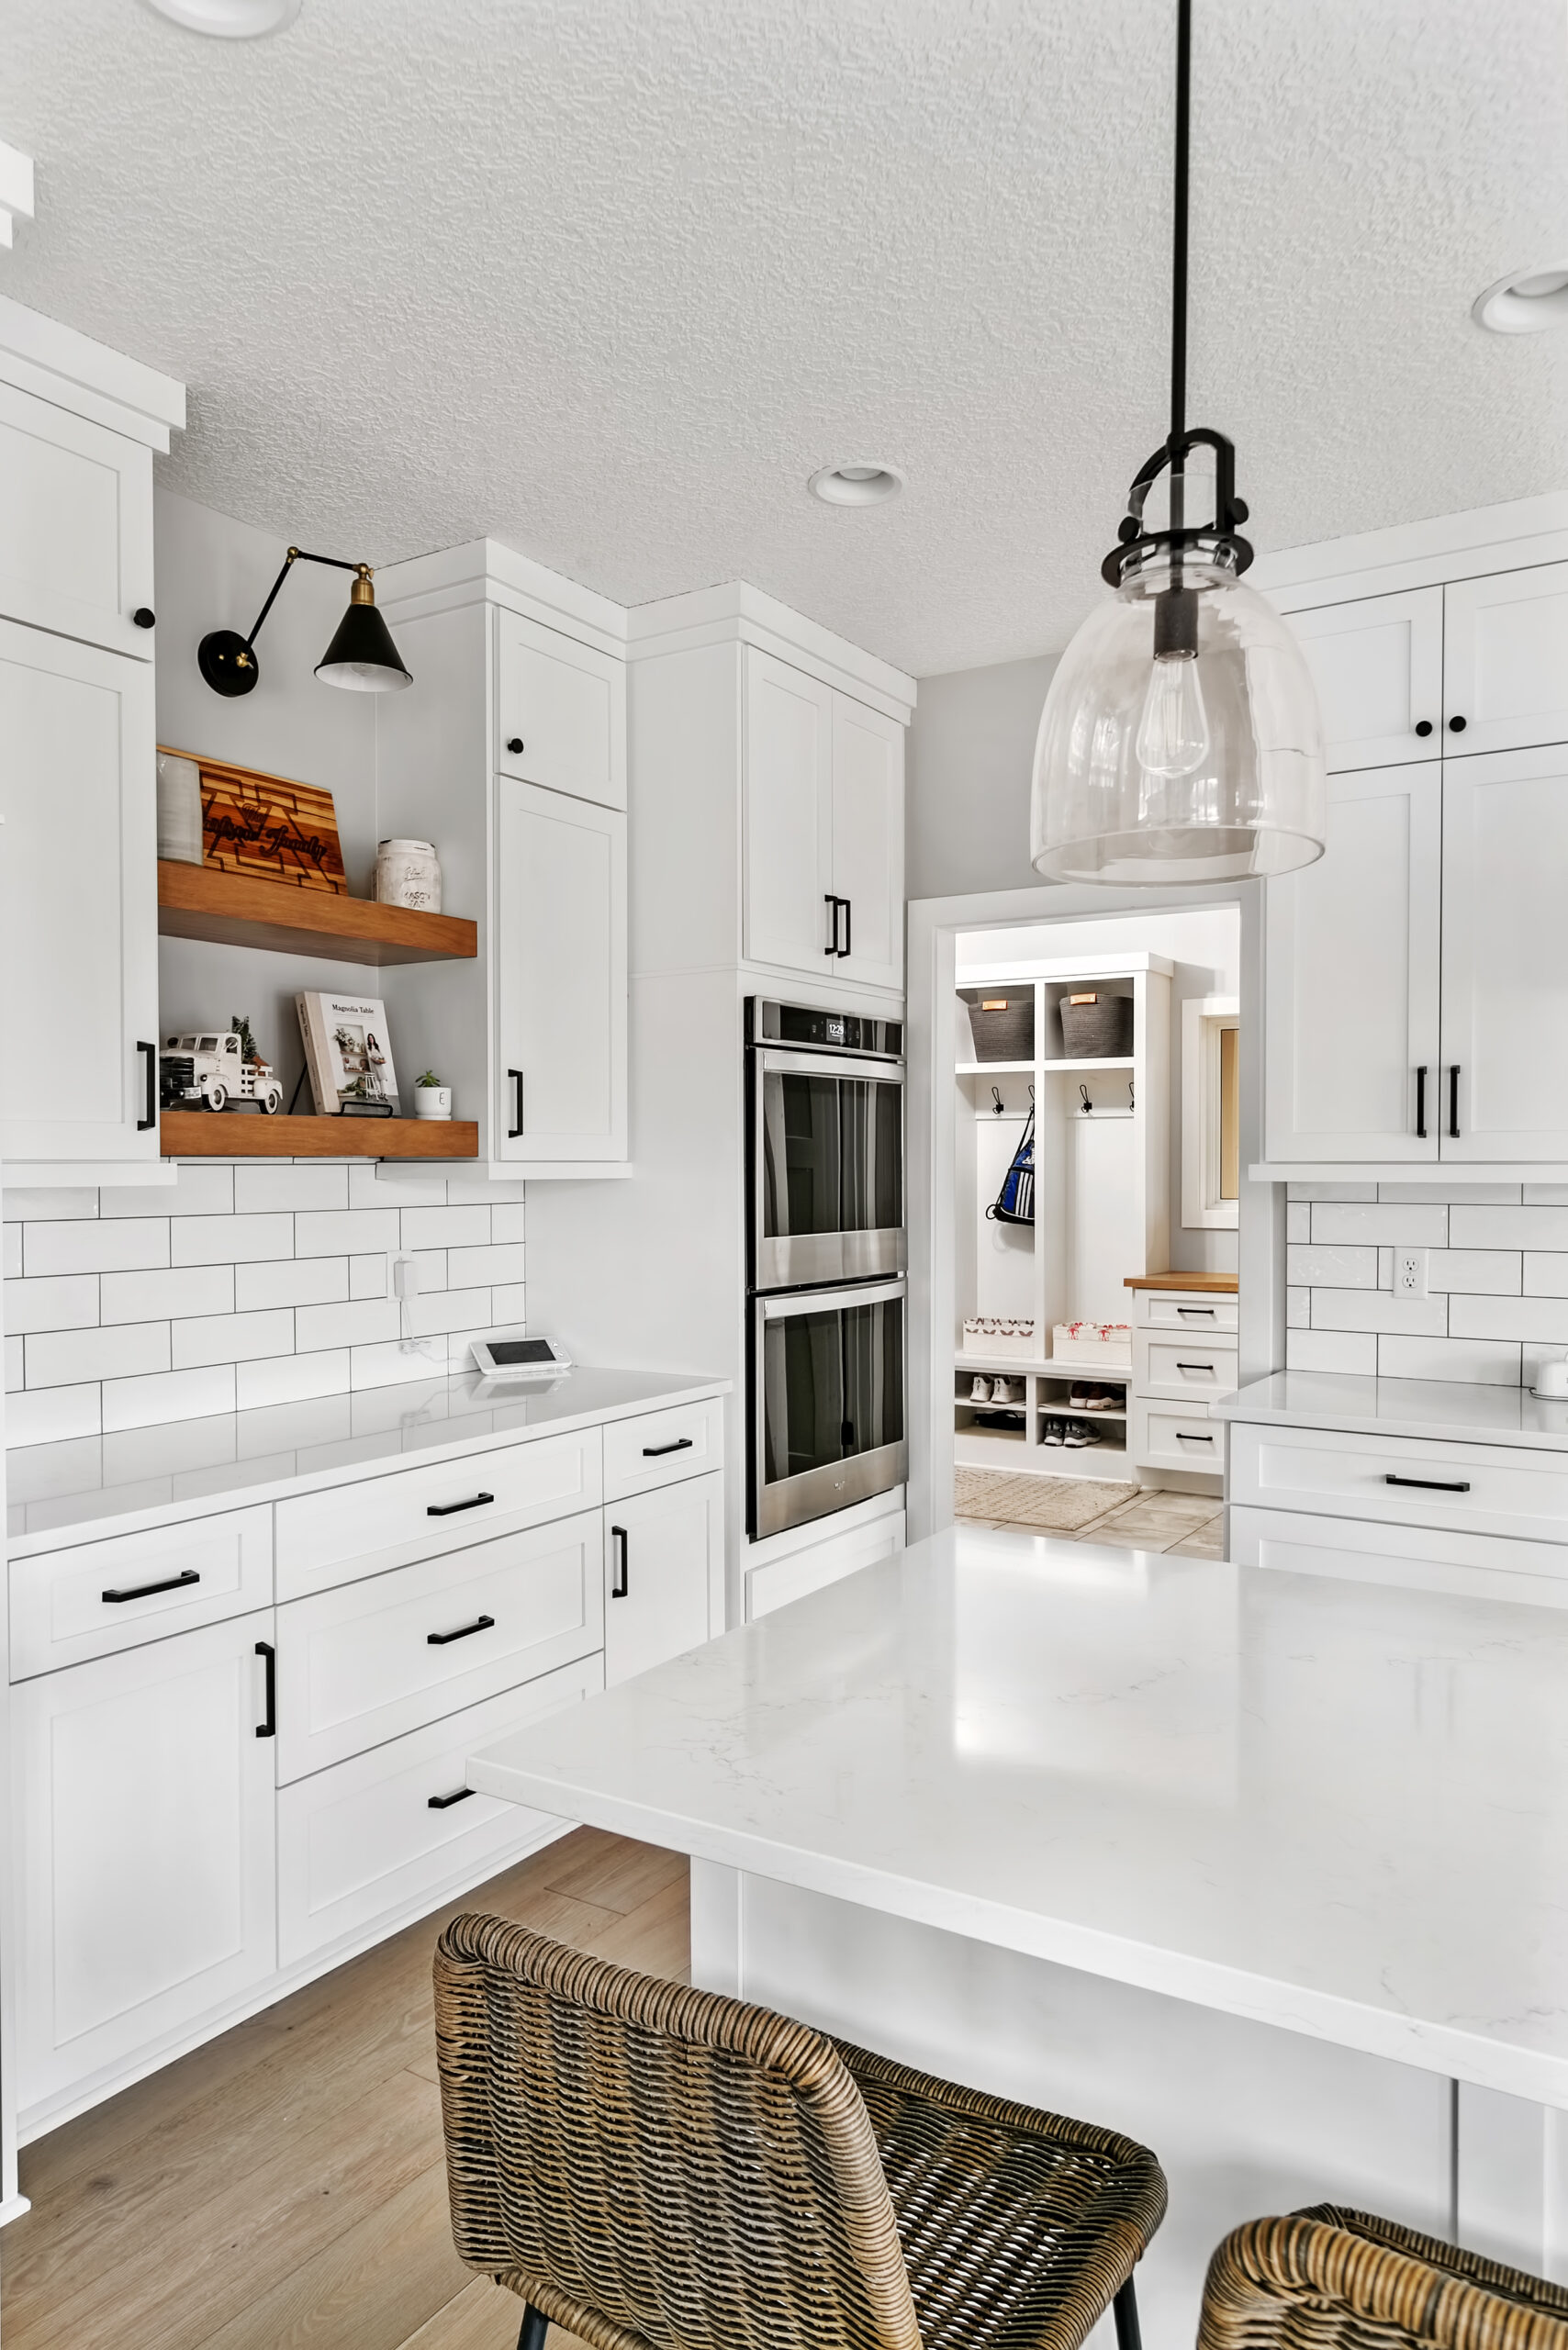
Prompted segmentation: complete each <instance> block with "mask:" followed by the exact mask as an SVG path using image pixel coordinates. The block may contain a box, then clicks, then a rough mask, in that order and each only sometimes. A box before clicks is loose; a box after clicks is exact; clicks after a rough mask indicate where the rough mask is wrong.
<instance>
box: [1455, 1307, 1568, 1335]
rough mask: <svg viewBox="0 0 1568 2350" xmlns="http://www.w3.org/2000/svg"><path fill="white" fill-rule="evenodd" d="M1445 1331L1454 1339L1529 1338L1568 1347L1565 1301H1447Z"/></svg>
mask: <svg viewBox="0 0 1568 2350" xmlns="http://www.w3.org/2000/svg"><path fill="white" fill-rule="evenodd" d="M1449 1331H1450V1335H1451V1336H1452V1337H1456V1338H1533V1339H1536V1340H1538V1341H1540V1342H1543V1343H1545V1344H1547V1345H1552V1346H1559V1347H1568V1298H1563V1297H1455V1298H1450V1301H1449Z"/></svg>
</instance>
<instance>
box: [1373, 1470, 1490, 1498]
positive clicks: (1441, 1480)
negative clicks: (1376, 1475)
mask: <svg viewBox="0 0 1568 2350" xmlns="http://www.w3.org/2000/svg"><path fill="white" fill-rule="evenodd" d="M1383 1483H1384V1484H1385V1485H1415V1486H1417V1488H1418V1490H1419V1491H1420V1492H1422V1493H1424V1494H1467V1493H1469V1491H1470V1480H1469V1478H1468V1477H1396V1476H1395V1475H1394V1472H1393V1470H1392V1469H1390V1470H1388V1471H1387V1472H1385V1473H1384V1476H1383Z"/></svg>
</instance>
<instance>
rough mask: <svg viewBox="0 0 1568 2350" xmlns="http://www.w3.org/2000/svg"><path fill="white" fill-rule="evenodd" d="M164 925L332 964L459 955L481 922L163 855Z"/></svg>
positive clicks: (173, 933) (471, 951) (179, 934)
mask: <svg viewBox="0 0 1568 2350" xmlns="http://www.w3.org/2000/svg"><path fill="white" fill-rule="evenodd" d="M158 928H159V930H160V932H161V933H162V935H163V937H165V938H205V939H208V940H210V941H212V942H213V943H214V944H215V945H217V946H266V947H272V948H274V950H276V951H277V952H280V953H282V954H286V955H311V956H315V957H318V958H319V959H320V960H323V961H327V962H331V963H442V962H461V961H472V960H473V958H474V957H476V955H477V954H478V951H479V934H478V929H477V926H476V924H475V923H471V922H465V921H464V920H463V919H462V918H461V917H460V916H459V915H457V914H427V913H419V912H415V911H414V909H413V908H411V907H409V906H383V905H378V904H377V903H376V902H375V899H373V898H340V897H337V896H335V895H334V894H333V893H332V891H330V890H301V889H298V888H297V887H296V886H295V884H294V883H292V882H289V881H262V880H257V879H254V878H252V876H251V875H249V874H244V873H224V872H221V871H219V869H218V867H217V866H215V865H176V864H174V863H173V862H172V861H170V860H169V859H167V858H163V857H160V859H159V861H158ZM182 1114H186V1113H182ZM220 1114H222V1113H220ZM274 1123H276V1122H275V1121H274ZM295 1123H296V1124H300V1123H308V1124H313V1123H314V1121H298V1120H297V1121H296V1122H295ZM470 1131H471V1130H470ZM404 1155H405V1154H403V1153H399V1152H387V1153H385V1154H383V1153H381V1152H375V1153H372V1154H371V1156H373V1157H377V1158H379V1157H382V1156H386V1157H401V1156H404ZM409 1155H412V1156H420V1157H428V1156H431V1154H429V1153H415V1154H409ZM468 1155H469V1156H470V1157H471V1156H472V1153H471V1152H470V1153H469V1154H468ZM263 1156H264V1157H267V1158H271V1157H273V1156H274V1154H273V1153H272V1152H271V1151H267V1152H264V1153H263ZM442 1156H445V1154H444V1153H443V1154H442Z"/></svg>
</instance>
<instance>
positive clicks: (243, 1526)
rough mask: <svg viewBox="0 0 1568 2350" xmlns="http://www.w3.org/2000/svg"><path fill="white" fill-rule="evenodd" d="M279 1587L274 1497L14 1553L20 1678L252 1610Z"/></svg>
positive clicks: (15, 1664) (14, 1649)
mask: <svg viewBox="0 0 1568 2350" xmlns="http://www.w3.org/2000/svg"><path fill="white" fill-rule="evenodd" d="M272 1597H273V1514H272V1511H271V1510H270V1509H269V1508H267V1507H265V1506H263V1507H260V1508H256V1509H234V1510H224V1511H222V1512H220V1513H219V1514H218V1516H213V1517H195V1518H189V1519H187V1520H186V1521H185V1523H184V1524H183V1525H180V1526H158V1527H151V1528H150V1529H149V1530H148V1531H147V1532H146V1533H142V1534H117V1535H112V1536H111V1537H110V1538H109V1539H107V1540H106V1541H103V1542H73V1543H72V1544H71V1545H70V1546H69V1547H68V1548H67V1549H64V1550H42V1551H36V1552H34V1554H33V1555H32V1556H31V1557H30V1558H25V1559H13V1560H12V1561H11V1678H12V1680H13V1681H26V1680H28V1679H30V1678H31V1676H32V1675H33V1674H34V1673H52V1672H53V1671H54V1670H55V1668H56V1667H57V1666H58V1665H62V1664H78V1663H80V1662H82V1661H83V1659H84V1658H86V1657H94V1656H110V1655H112V1654H114V1653H115V1651H117V1650H119V1649H133V1648H140V1647H141V1646H142V1644H143V1643H144V1642H145V1641H147V1640H161V1639H165V1638H166V1637H167V1635H168V1634H169V1633H171V1632H188V1631H192V1630H194V1629H195V1628H196V1626H197V1625H200V1624H216V1623H218V1622H220V1621H221V1620H222V1619H223V1618H224V1617H228V1616H243V1615H245V1614H247V1613H248V1612H249V1611H250V1610H252V1609H253V1608H257V1607H270V1606H272Z"/></svg>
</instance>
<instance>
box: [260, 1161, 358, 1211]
mask: <svg viewBox="0 0 1568 2350" xmlns="http://www.w3.org/2000/svg"><path fill="white" fill-rule="evenodd" d="M348 1203H349V1170H348V1169H347V1167H341V1166H338V1165H336V1164H334V1163H333V1162H332V1161H331V1160H330V1159H329V1160H327V1161H325V1162H321V1161H316V1162H312V1161H310V1160H308V1159H307V1160H301V1161H299V1162H298V1163H295V1162H293V1161H290V1160H286V1159H273V1160H264V1161H263V1163H262V1164H261V1165H260V1166H257V1167H237V1168H236V1169H234V1210H235V1213H236V1214H238V1215H265V1214H270V1213H272V1212H273V1211H274V1210H276V1209H279V1208H286V1209H287V1210H288V1211H289V1213H290V1214H292V1213H293V1212H294V1211H295V1210H296V1209H297V1208H314V1209H330V1208H346V1207H347V1206H348Z"/></svg>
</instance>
